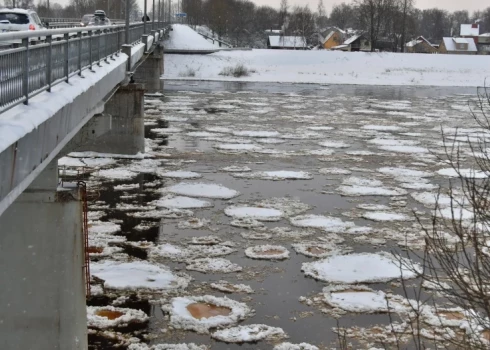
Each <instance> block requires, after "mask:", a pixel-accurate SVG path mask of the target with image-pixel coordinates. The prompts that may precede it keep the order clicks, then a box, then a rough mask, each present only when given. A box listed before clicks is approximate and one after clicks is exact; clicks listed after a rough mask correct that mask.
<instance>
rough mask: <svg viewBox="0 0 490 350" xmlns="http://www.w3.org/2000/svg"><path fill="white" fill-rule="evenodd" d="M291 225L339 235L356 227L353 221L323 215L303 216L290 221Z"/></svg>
mask: <svg viewBox="0 0 490 350" xmlns="http://www.w3.org/2000/svg"><path fill="white" fill-rule="evenodd" d="M290 221H291V225H293V226H298V227H310V228H317V229H321V230H323V231H325V232H332V233H339V232H343V231H346V230H347V229H349V228H352V227H354V226H355V224H354V223H353V222H351V221H342V220H341V219H339V218H334V217H330V216H323V215H314V214H309V215H301V216H296V217H294V218H291V219H290Z"/></svg>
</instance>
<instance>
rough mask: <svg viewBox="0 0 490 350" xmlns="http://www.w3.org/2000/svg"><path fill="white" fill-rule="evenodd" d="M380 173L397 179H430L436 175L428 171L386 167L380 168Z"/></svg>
mask: <svg viewBox="0 0 490 350" xmlns="http://www.w3.org/2000/svg"><path fill="white" fill-rule="evenodd" d="M378 171H379V172H380V173H382V174H386V175H391V176H393V177H395V178H397V177H416V178H417V177H422V178H423V177H430V176H433V175H434V174H433V173H431V172H428V171H422V170H415V169H408V168H392V167H385V168H379V169H378Z"/></svg>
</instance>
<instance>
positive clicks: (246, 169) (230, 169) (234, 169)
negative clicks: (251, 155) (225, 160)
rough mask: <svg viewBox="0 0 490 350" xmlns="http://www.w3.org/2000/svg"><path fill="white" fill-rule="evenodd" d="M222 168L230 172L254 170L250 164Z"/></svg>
mask: <svg viewBox="0 0 490 350" xmlns="http://www.w3.org/2000/svg"><path fill="white" fill-rule="evenodd" d="M221 170H223V171H226V172H229V173H246V172H249V171H252V169H250V168H249V167H248V166H245V165H244V166H240V165H230V166H227V167H224V168H222V169H221Z"/></svg>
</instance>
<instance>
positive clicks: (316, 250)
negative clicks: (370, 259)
mask: <svg viewBox="0 0 490 350" xmlns="http://www.w3.org/2000/svg"><path fill="white" fill-rule="evenodd" d="M292 246H293V249H294V250H295V251H296V252H297V253H300V254H303V255H306V256H309V257H311V258H326V257H327V256H332V255H338V254H340V253H341V252H345V248H344V249H341V248H339V247H338V246H336V245H335V244H328V243H319V242H306V243H295V244H293V245H292Z"/></svg>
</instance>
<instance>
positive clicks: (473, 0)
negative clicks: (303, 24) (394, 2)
mask: <svg viewBox="0 0 490 350" xmlns="http://www.w3.org/2000/svg"><path fill="white" fill-rule="evenodd" d="M111 1H124V0H111ZM138 1H139V3H140V6H141V8H143V1H144V0H138ZM147 1H148V2H147V3H148V7H150V6H151V4H152V2H153V0H147ZM173 1H177V0H173ZM252 1H253V2H255V3H256V4H257V5H269V6H272V7H276V8H279V4H280V3H281V0H252ZM52 2H58V3H60V4H67V3H68V2H69V0H52ZM341 2H347V3H349V2H352V0H323V3H324V4H325V7H326V9H327V11H328V12H330V9H331V8H332V6H333V5H334V4H339V3H341ZM415 2H416V3H415V5H416V6H417V7H418V8H420V9H425V8H432V7H439V8H443V9H446V10H449V11H455V10H468V11H470V12H472V11H475V10H483V9H485V8H487V7H490V1H488V0H465V1H461V0H415ZM156 3H158V0H156ZM289 3H290V5H306V4H308V5H310V8H311V9H312V10H316V8H317V5H318V0H289Z"/></svg>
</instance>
